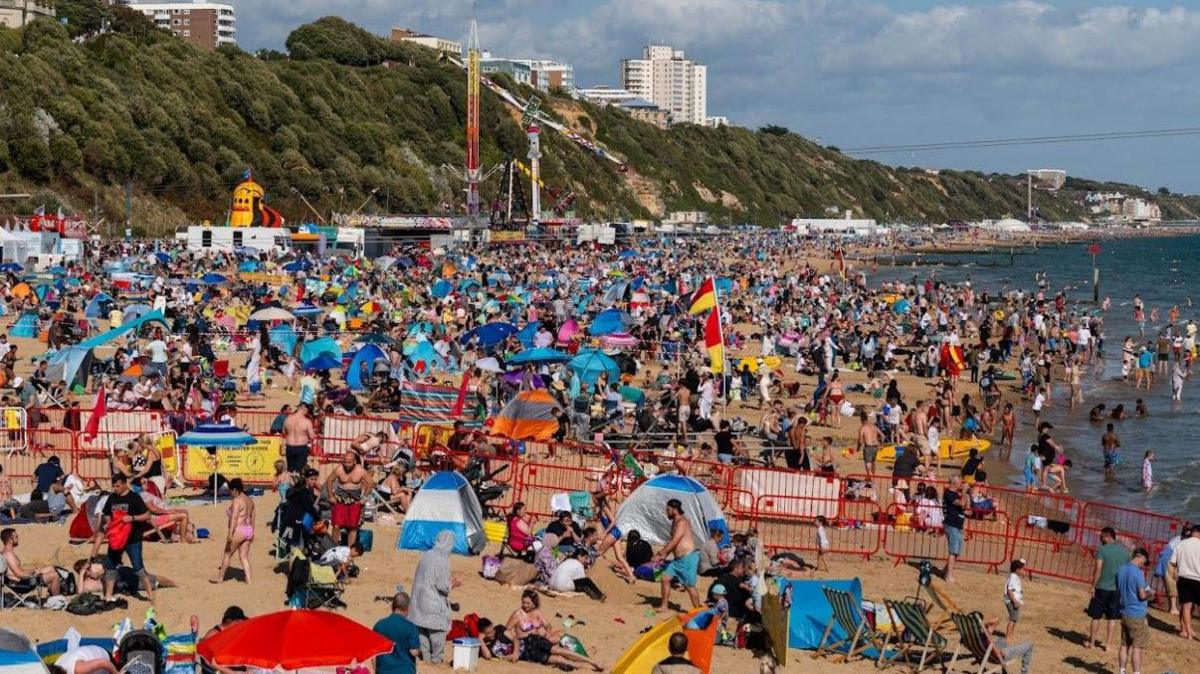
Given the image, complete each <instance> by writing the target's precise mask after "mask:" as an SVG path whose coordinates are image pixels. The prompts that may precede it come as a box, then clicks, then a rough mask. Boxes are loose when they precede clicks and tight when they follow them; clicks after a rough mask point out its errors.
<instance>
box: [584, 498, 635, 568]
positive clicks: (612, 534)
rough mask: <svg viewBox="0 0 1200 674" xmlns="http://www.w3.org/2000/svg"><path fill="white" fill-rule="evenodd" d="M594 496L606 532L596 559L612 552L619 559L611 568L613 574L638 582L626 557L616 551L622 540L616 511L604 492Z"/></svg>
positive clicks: (598, 515)
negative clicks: (618, 543)
mask: <svg viewBox="0 0 1200 674" xmlns="http://www.w3.org/2000/svg"><path fill="white" fill-rule="evenodd" d="M593 496H594V497H595V499H596V519H597V520H599V522H600V528H601V529H603V530H604V533H603V534H601V535H600V536H601V540H600V547H598V548H597V549H596V557H597V558H600V557H603V556H604V554H605V553H607V552H608V551H609V550H612V551H613V557H616V559H617V563H616V564H613V565H612V567H611V568H612V570H613V572H614V573H616V574H617V575H618V576H620V577H621V578H622V579H624V580H625V582H627V583H630V584H632V583H633V582H634V581H636V580H637V579H636V578H634V576H633V569H631V568H629V564H627V563H626V562H625V557H624V556H623V555H621V554H620V552H618V551H617V549H616V547H617V542H619V541H620V540H621V530H620V529H618V528H617V515H616V510H615V509H614V508H613V506H612V503H610V502H609V500H608V495H607V494H605V493H604V492H594V493H593Z"/></svg>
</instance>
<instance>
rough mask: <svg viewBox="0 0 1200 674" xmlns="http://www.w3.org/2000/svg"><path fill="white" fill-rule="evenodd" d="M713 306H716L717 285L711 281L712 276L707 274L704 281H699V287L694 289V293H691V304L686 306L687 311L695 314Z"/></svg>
mask: <svg viewBox="0 0 1200 674" xmlns="http://www.w3.org/2000/svg"><path fill="white" fill-rule="evenodd" d="M715 306H717V286H716V283H714V282H713V279H712V277H711V276H709V277H708V278H706V279H704V283H701V284H700V287H699V288H697V289H696V292H695V294H693V295H692V301H691V304H690V306H688V313H689V314H691V315H693V316H695V315H696V314H699V313H702V312H704V311H708V310H709V309H712V308H713V307H715Z"/></svg>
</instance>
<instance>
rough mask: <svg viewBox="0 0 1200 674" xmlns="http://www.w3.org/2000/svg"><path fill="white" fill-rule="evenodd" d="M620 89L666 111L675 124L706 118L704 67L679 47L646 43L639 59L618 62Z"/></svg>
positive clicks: (706, 71) (706, 96) (696, 122)
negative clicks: (619, 66)
mask: <svg viewBox="0 0 1200 674" xmlns="http://www.w3.org/2000/svg"><path fill="white" fill-rule="evenodd" d="M621 88H622V89H625V90H627V91H629V92H630V93H632V94H634V95H635V96H637V97H639V98H644V99H646V100H647V101H650V102H651V103H654V104H655V105H657V106H658V107H660V108H662V109H663V110H667V111H669V112H670V113H671V119H672V121H673V122H674V123H676V124H678V123H691V124H704V123H705V122H706V121H707V120H708V68H707V66H704V65H701V64H699V63H696V62H695V61H691V60H689V59H687V58H685V57H684V53H683V50H681V49H674V48H672V47H669V46H667V45H648V46H647V47H646V48H645V49H643V50H642V58H640V59H625V60H623V61H621Z"/></svg>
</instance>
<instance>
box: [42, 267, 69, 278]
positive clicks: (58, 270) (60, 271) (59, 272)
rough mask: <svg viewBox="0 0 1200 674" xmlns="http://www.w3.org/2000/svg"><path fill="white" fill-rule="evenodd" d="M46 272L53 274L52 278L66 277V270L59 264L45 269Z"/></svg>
mask: <svg viewBox="0 0 1200 674" xmlns="http://www.w3.org/2000/svg"><path fill="white" fill-rule="evenodd" d="M46 272H47V273H49V274H53V275H54V276H66V275H67V268H66V267H64V266H62V265H60V264H56V265H54V266H53V267H51V268H49V269H47V270H46Z"/></svg>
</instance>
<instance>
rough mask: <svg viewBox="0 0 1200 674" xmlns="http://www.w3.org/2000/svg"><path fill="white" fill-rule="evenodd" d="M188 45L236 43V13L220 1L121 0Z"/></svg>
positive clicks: (215, 46)
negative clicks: (185, 41)
mask: <svg viewBox="0 0 1200 674" xmlns="http://www.w3.org/2000/svg"><path fill="white" fill-rule="evenodd" d="M122 4H124V5H128V6H129V8H130V9H133V10H136V11H139V12H141V13H142V14H145V15H146V16H147V17H149V18H150V20H151V21H153V22H154V25H156V26H158V27H159V28H165V29H166V30H169V31H171V32H172V33H174V34H175V36H176V37H180V38H183V39H184V40H187V41H188V42H191V43H192V44H195V45H197V46H200V47H204V48H205V49H216V48H217V47H219V46H221V45H223V44H230V45H233V44H237V13H236V12H235V11H234V9H233V5H231V4H228V3H224V2H201V1H199V0H194V1H193V2H129V1H128V0H125V1H124V2H122Z"/></svg>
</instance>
